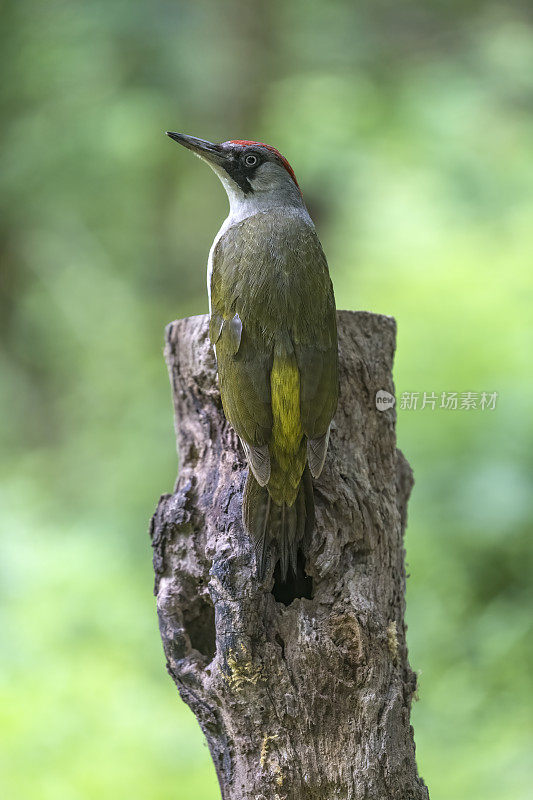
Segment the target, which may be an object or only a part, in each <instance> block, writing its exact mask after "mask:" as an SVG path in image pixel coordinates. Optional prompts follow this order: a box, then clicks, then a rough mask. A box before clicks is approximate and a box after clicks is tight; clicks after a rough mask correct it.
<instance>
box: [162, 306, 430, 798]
mask: <svg viewBox="0 0 533 800" xmlns="http://www.w3.org/2000/svg"><path fill="white" fill-rule="evenodd" d="M338 326H339V354H340V389H341V392H340V400H339V407H338V411H337V414H336V416H335V421H334V426H333V430H332V435H331V442H330V447H329V453H328V457H327V461H326V466H325V468H324V471H323V473H322V476H321V477H320V479H319V480H318V481H315V502H316V526H315V531H314V534H313V537H312V541H311V542H310V543H309V545H308V547H307V552H306V554H305V556H306V571H307V574H308V576H310V577H305V576H304V575H303V574H302V575H301V576H300V580H299V581H292V582H289V583H288V584H284V585H280V584H279V582H276V583H274V579H273V576H272V570H270V573H269V574H268V575H267V579H266V581H265V583H264V584H263V585H260V584H259V583H258V581H257V579H256V577H255V566H254V555H253V548H252V545H251V543H250V541H249V540H248V538H247V537H246V535H245V534H244V532H243V529H242V524H241V497H242V490H243V485H244V479H245V463H244V459H243V454H242V451H241V448H240V445H239V443H238V440H237V437H236V435H235V434H234V432H233V431H232V430H231V428H230V427H229V425H228V424H227V423H226V421H225V418H224V415H223V412H222V407H221V402H220V395H219V391H218V388H217V381H216V373H215V360H214V356H213V353H212V349H211V347H210V345H209V340H208V318H207V317H206V316H200V317H192V318H190V319H184V320H180V321H179V322H174V323H172V324H171V325H169V326H168V328H167V346H166V359H167V363H168V367H169V372H170V377H171V383H172V391H173V396H174V406H175V413H176V435H177V441H178V448H179V455H180V473H179V478H178V481H177V484H176V488H175V492H174V494H171V495H163V496H162V497H161V500H160V502H159V506H158V508H157V511H156V513H155V515H154V517H153V520H152V526H151V535H152V540H153V546H154V567H155V572H156V594H157V606H158V613H159V621H160V630H161V636H162V639H163V645H164V650H165V655H166V658H167V662H168V663H167V666H168V670H169V672H170V674H171V676H172V677H173V679H174V681H175V682H176V685H177V687H178V689H179V692H180V694H181V696H182V698H183V699H184V700H185V702H186V703H188V705H189V706H190V707H191V708H192V710H193V711H194V713H195V715H196V716H197V718H198V721H199V723H200V725H201V727H202V730H203V731H204V733H205V735H206V738H207V741H208V743H209V748H210V750H211V755H212V757H213V761H214V763H215V767H216V770H217V774H218V778H219V782H220V788H221V792H222V797H223V800H330V799H331V798H342V799H343V800H363V798H364V800H389V799H390V800H422V799H423V798H427V797H428V793H427V789H426V787H425V785H424V783H423V781H422V780H421V779H420V778H419V777H418V774H417V768H416V763H415V748H414V743H413V731H412V728H411V726H410V722H409V714H410V705H411V698H412V696H413V692H414V691H415V686H416V677H415V674H414V673H413V672H412V670H411V668H410V667H409V663H408V660H407V648H406V642H405V624H404V592H405V571H404V551H403V531H404V527H405V520H406V505H407V500H408V496H409V492H410V490H411V487H412V474H411V470H410V468H409V465H408V464H407V462H406V460H405V459H404V457H403V456H402V454H401V453H400V452H399V451H398V450H397V449H396V443H395V430H394V426H395V411H394V409H389V410H387V411H384V412H380V411H377V410H376V406H375V394H376V391H377V390H378V389H386V390H387V391H389V392H391V393H392V392H393V384H392V377H391V369H392V361H393V354H394V346H395V323H394V320H393V319H391V318H389V317H384V316H378V315H375V314H368V313H365V312H357V313H353V312H348V311H341V312H339V314H338ZM311 584H312V585H311ZM276 597H277V598H278V601H277V600H276ZM293 598H294V599H293ZM291 600H292V602H291ZM281 601H284V602H281ZM287 603H288V605H286V604H287Z"/></svg>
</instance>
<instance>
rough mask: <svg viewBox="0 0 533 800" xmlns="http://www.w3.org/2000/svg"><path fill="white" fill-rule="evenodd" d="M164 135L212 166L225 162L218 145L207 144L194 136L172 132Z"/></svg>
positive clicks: (222, 152)
mask: <svg viewBox="0 0 533 800" xmlns="http://www.w3.org/2000/svg"><path fill="white" fill-rule="evenodd" d="M165 133H166V134H167V136H170V138H171V139H174V141H175V142H177V143H178V144H182V145H183V147H186V148H187V150H192V152H193V153H196V155H197V156H200V158H204V159H205V160H206V161H208V162H210V163H212V164H222V163H223V162H224V161H225V160H226V156H225V154H224V151H223V150H222V148H221V147H220V145H219V144H214V143H213V142H207V141H206V140H205V139H197V138H196V137H195V136H187V134H185V133H173V131H165Z"/></svg>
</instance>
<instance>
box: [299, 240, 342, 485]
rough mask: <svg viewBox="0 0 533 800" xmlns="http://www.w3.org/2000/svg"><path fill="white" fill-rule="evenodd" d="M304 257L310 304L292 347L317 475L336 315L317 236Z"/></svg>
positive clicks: (333, 403)
mask: <svg viewBox="0 0 533 800" xmlns="http://www.w3.org/2000/svg"><path fill="white" fill-rule="evenodd" d="M307 258H308V264H309V265H310V266H309V269H308V280H309V284H310V286H311V289H310V293H309V297H308V302H309V307H308V308H307V309H302V316H303V319H304V320H305V321H306V324H300V326H299V329H298V330H297V331H296V332H295V336H294V340H295V348H294V349H295V353H296V359H297V362H298V368H299V370H300V413H301V420H302V429H303V431H304V433H305V435H306V436H307V440H308V441H307V459H308V463H309V469H310V471H311V475H312V476H313V477H314V478H317V477H318V476H319V475H320V473H321V472H322V468H323V466H324V460H325V458H326V452H327V449H328V442H329V428H330V423H331V420H332V419H333V415H334V414H335V411H336V409H337V401H338V394H339V377H338V346H337V317H336V311H335V297H334V294H333V286H332V284H331V279H330V277H329V271H328V267H327V262H326V258H325V256H324V254H323V252H322V248H321V246H320V243H319V242H318V239H316V242H315V243H314V244H313V245H312V246H311V247H310V252H308V253H307ZM307 321H309V322H310V324H307Z"/></svg>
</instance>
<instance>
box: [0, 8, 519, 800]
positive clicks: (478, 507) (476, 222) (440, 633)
mask: <svg viewBox="0 0 533 800" xmlns="http://www.w3.org/2000/svg"><path fill="white" fill-rule="evenodd" d="M2 12H3V13H2V21H3V24H2V27H1V29H0V62H1V64H2V75H3V79H2V84H1V86H0V96H1V106H2V109H1V110H2V118H3V122H4V125H3V131H2V138H1V148H0V158H1V162H2V163H1V170H0V187H1V196H2V199H1V213H0V240H1V247H2V262H1V270H2V272H1V290H2V294H1V300H0V334H1V339H2V342H1V351H0V370H1V385H0V412H1V416H2V423H3V424H2V439H3V441H2V453H3V458H2V466H1V473H0V477H1V488H0V491H1V496H0V502H1V517H0V519H1V525H2V529H3V534H2V538H1V541H0V549H1V552H0V580H1V584H0V591H1V595H2V604H1V611H0V615H1V619H0V624H1V634H0V657H1V663H0V739H1V746H0V794H1V796H2V797H3V798H6V800H11V798H17V800H90V799H92V798H95V797H98V798H100V800H122V799H125V798H128V800H168V798H176V800H188V799H189V798H195V800H215V799H216V798H218V797H219V794H218V788H217V785H216V780H215V777H214V770H213V768H212V766H211V763H210V760H209V755H208V751H207V748H206V746H205V744H204V742H203V737H202V734H201V732H200V730H199V728H198V727H197V725H196V722H195V719H194V718H193V716H192V714H191V713H190V712H189V711H188V709H187V708H186V707H185V706H184V705H183V704H182V703H181V701H180V700H179V697H178V696H177V693H176V691H175V689H174V686H173V684H172V682H171V680H170V678H169V677H168V676H167V675H166V673H165V668H164V660H163V655H162V650H161V646H160V641H159V636H158V631H157V623H156V615H155V605H154V600H153V598H152V596H151V592H152V571H151V561H150V559H151V553H150V547H149V540H148V536H147V533H146V530H147V524H148V519H149V517H150V514H151V513H152V511H153V509H154V507H155V504H156V502H157V499H158V496H159V494H160V493H161V492H164V491H169V490H171V487H172V485H173V481H174V477H175V473H176V468H177V461H176V455H175V449H174V439H173V431H172V412H171V403H170V392H169V388H168V385H167V375H166V371H165V367H164V363H163V359H162V353H161V350H162V338H163V328H164V325H165V324H166V323H167V322H169V321H170V320H172V319H174V318H176V317H182V316H186V315H189V314H198V313H203V312H205V311H206V310H207V300H206V291H205V272H206V259H207V253H208V250H209V247H210V244H211V241H212V239H213V237H214V235H215V233H216V231H217V230H218V227H219V225H220V223H221V221H222V219H223V217H224V216H225V213H226V197H225V194H224V192H223V190H222V188H221V187H220V186H219V185H218V183H217V181H216V178H215V176H214V175H213V174H212V173H211V172H210V171H209V170H208V169H207V168H206V167H205V166H204V165H202V164H201V163H200V162H199V161H198V160H196V159H194V158H193V157H192V156H191V155H190V154H188V153H186V152H185V151H182V150H180V149H179V148H178V147H177V146H176V145H175V144H174V143H172V142H171V141H169V140H168V139H166V138H165V137H164V136H163V133H162V132H163V131H164V130H165V129H167V128H170V129H173V130H178V131H183V132H187V133H192V134H194V135H197V136H200V137H202V138H209V139H213V140H224V139H228V138H251V139H259V140H261V141H266V142H269V143H271V144H273V145H275V146H276V147H278V148H279V149H280V150H281V151H282V152H283V153H284V154H286V155H287V157H288V158H289V160H290V161H291V163H292V164H293V166H294V169H295V171H296V174H297V175H298V177H299V180H300V183H301V185H302V188H303V191H304V195H305V197H306V199H307V201H308V205H309V207H310V210H311V213H312V215H313V216H314V218H315V221H316V223H317V227H318V229H319V234H320V236H321V239H322V242H323V245H324V248H325V250H326V253H327V255H328V259H329V263H330V267H331V273H332V277H333V281H334V285H335V290H336V295H337V305H338V306H339V307H340V308H352V309H368V310H372V311H376V312H382V313H385V314H392V315H394V316H395V317H396V319H397V321H398V352H397V359H396V367H395V380H396V386H397V393H398V397H400V395H401V393H402V392H420V393H423V392H424V391H426V392H436V393H440V392H441V391H458V392H463V391H474V392H482V391H490V392H493V391H497V392H498V393H499V397H498V402H497V406H496V409H495V410H493V411H490V410H485V411H483V412H482V411H480V410H471V411H466V410H460V409H458V410H456V411H452V410H438V409H437V410H434V411H432V410H428V409H427V408H426V409H425V410H420V409H418V410H416V411H415V410H402V409H400V410H399V412H398V439H399V445H400V446H401V447H402V449H403V450H404V452H405V453H406V455H407V457H408V458H409V460H410V462H411V464H412V466H413V468H414V471H415V476H416V487H415V490H414V494H413V497H412V501H411V505H410V521H409V529H408V534H407V540H406V547H407V560H408V571H409V573H410V576H411V577H410V578H409V581H408V612H407V613H408V622H409V646H410V655H411V662H412V665H413V667H414V668H415V669H417V670H418V671H420V688H419V698H420V699H419V702H417V703H415V705H414V708H413V724H414V727H415V734H416V742H417V753H418V760H419V766H420V771H421V773H422V775H423V776H424V778H425V780H426V781H427V783H428V786H429V788H430V792H431V796H432V798H433V800H456V798H462V797H468V798H469V800H525V799H526V797H527V798H529V797H531V794H530V792H531V781H532V779H533V774H532V769H531V745H532V735H531V734H532V730H531V728H532V722H531V721H532V717H533V715H532V708H531V703H530V700H531V695H532V665H533V659H532V653H531V650H532V631H531V607H532V604H531V600H532V598H531V588H530V587H531V574H532V566H533V563H532V562H533V557H532V548H531V528H532V525H531V523H532V519H533V507H532V506H533V502H532V495H531V488H530V481H531V473H532V465H533V414H532V413H531V396H532V391H533V386H532V382H533V381H532V369H531V358H532V357H531V354H532V352H533V337H532V332H531V331H532V323H531V319H532V310H531V309H532V299H533V278H532V253H533V247H532V244H533V242H532V239H533V237H532V229H533V223H532V219H533V192H532V186H533V160H532V147H531V145H532V141H533V114H532V111H533V12H532V11H531V6H530V7H529V10H528V4H527V3H525V2H524V3H521V2H512V0H511V1H510V2H506V3H503V2H501V3H490V2H475V1H474V0H467V1H466V2H457V1H456V0H452V1H451V2H450V0H447V2H444V0H436V2H433V3H424V2H422V1H421V0H420V1H419V2H416V1H413V2H405V3H397V2H393V0H374V1H373V2H371V1H370V0H367V2H362V3H358V4H354V3H352V2H348V0H333V1H331V0H329V1H328V2H327V1H326V0H307V1H304V0H288V2H287V1H286V2H281V0H274V1H273V2H270V3H268V4H267V3H260V2H259V1H258V0H246V1H245V0H230V1H229V2H226V3H217V2H215V0H212V1H210V0H200V2H195V3H185V2H170V0H152V2H150V3H148V2H125V0H106V2H104V0H92V2H90V3H89V2H81V0H70V1H69V2H66V1H65V2H59V1H57V0H56V1H54V0H51V1H50V2H47V3H43V2H38V1H37V0H21V2H18V3H15V2H12V3H9V2H8V3H2Z"/></svg>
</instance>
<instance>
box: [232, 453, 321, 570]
mask: <svg viewBox="0 0 533 800" xmlns="http://www.w3.org/2000/svg"><path fill="white" fill-rule="evenodd" d="M242 516H243V523H244V527H245V530H246V531H247V533H248V535H249V536H250V537H251V538H252V540H253V543H254V548H255V558H256V564H257V577H258V579H259V580H261V581H262V580H263V579H264V577H265V574H266V570H267V566H268V563H269V556H270V555H272V557H273V558H275V561H274V565H275V563H276V562H277V561H278V560H279V562H280V569H281V577H282V579H283V580H286V578H287V575H288V572H289V567H290V568H291V569H292V570H293V572H294V574H296V567H297V558H298V548H299V545H300V544H301V542H302V541H303V540H304V539H306V538H307V537H308V535H309V534H310V533H311V531H312V529H313V525H314V520H315V507H314V500H313V482H312V480H311V474H310V472H309V469H308V467H306V468H305V471H304V473H303V475H302V480H301V482H300V487H299V489H298V495H297V497H296V501H295V502H294V504H293V505H292V506H289V505H287V504H286V503H284V504H283V505H278V504H277V503H275V502H274V501H273V500H272V498H271V496H270V494H269V492H268V489H267V488H266V486H260V484H259V483H258V482H257V480H256V479H255V477H254V475H253V473H252V471H251V470H250V471H249V472H248V477H247V479H246V485H245V487H244V498H243V507H242Z"/></svg>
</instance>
